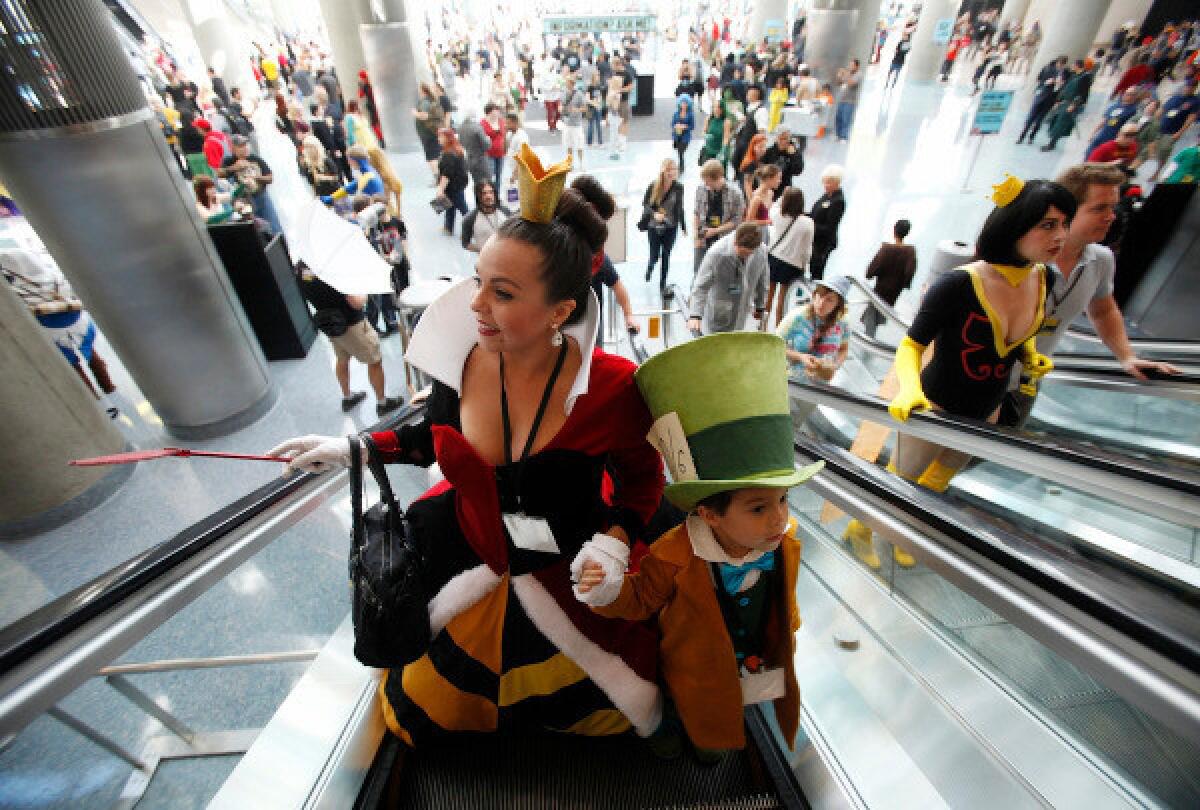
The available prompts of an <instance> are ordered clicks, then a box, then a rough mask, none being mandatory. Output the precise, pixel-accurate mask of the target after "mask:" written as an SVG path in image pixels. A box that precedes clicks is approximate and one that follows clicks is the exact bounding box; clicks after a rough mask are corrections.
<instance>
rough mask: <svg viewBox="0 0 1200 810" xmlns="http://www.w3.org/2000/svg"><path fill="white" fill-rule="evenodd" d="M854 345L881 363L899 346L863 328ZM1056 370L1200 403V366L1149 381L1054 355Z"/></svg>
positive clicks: (1090, 360)
mask: <svg viewBox="0 0 1200 810" xmlns="http://www.w3.org/2000/svg"><path fill="white" fill-rule="evenodd" d="M853 336H854V340H853V342H852V343H853V345H855V346H861V347H862V348H863V349H865V350H866V351H867V352H869V353H871V354H873V355H875V356H876V357H878V358H880V359H881V360H890V359H892V358H894V357H895V355H896V347H895V346H891V345H889V344H887V343H884V342H883V341H882V340H880V339H879V338H876V337H872V336H870V335H868V334H867V333H866V332H864V331H863V330H862V329H857V328H856V329H854V330H853ZM1053 360H1054V370H1053V371H1051V372H1050V374H1049V376H1048V377H1047V378H1046V379H1048V380H1050V381H1051V382H1060V383H1063V384H1064V385H1077V386H1080V387H1084V388H1100V389H1104V390H1108V391H1120V392H1122V393H1127V394H1140V395H1142V396H1154V397H1165V398H1167V399H1178V400H1189V401H1192V402H1200V365H1197V366H1188V365H1185V366H1183V367H1182V368H1181V371H1182V372H1183V373H1182V374H1178V375H1174V374H1161V375H1157V376H1153V377H1151V378H1150V379H1149V380H1139V379H1136V378H1134V377H1131V376H1129V373H1128V372H1126V371H1125V369H1124V368H1122V367H1121V364H1120V363H1119V362H1117V360H1116V359H1115V358H1112V357H1088V356H1086V355H1069V356H1066V357H1063V356H1060V355H1058V354H1055V355H1054V358H1053Z"/></svg>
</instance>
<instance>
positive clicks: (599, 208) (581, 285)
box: [496, 174, 617, 326]
mask: <svg viewBox="0 0 1200 810" xmlns="http://www.w3.org/2000/svg"><path fill="white" fill-rule="evenodd" d="M616 207H617V205H616V201H615V200H614V199H613V197H612V195H611V194H609V193H608V192H607V191H605V190H604V187H603V186H601V185H600V182H599V181H598V180H596V178H594V177H592V176H591V175H588V174H583V175H580V176H579V177H576V178H575V180H574V182H572V183H571V185H570V187H569V188H566V189H563V193H562V196H561V197H559V198H558V206H557V207H556V208H555V209H554V218H553V219H552V220H551V221H550V222H549V223H546V224H541V223H537V222H530V221H529V220H527V219H523V218H521V217H520V216H514V217H509V218H508V219H506V220H505V221H504V223H503V224H502V225H501V226H500V227H499V228H498V229H497V231H496V233H497V234H498V235H499V236H500V237H502V238H504V239H515V240H517V241H518V242H524V243H525V244H527V245H531V246H533V247H535V248H537V249H538V251H539V252H540V253H541V254H542V267H541V270H542V279H543V280H544V281H545V282H546V300H547V301H548V302H549V303H551V304H556V303H558V302H559V301H566V300H568V299H570V300H573V301H574V302H575V310H574V311H573V312H572V313H571V314H570V316H568V317H567V319H566V320H565V321H564V322H563V325H564V326H570V325H571V324H573V323H578V322H579V321H580V320H582V319H583V316H584V314H585V313H586V312H587V304H588V297H589V296H590V295H591V292H592V285H591V281H592V257H593V256H594V255H595V254H597V253H599V252H600V251H601V250H603V248H604V241H605V240H606V239H607V238H608V223H607V221H608V220H609V219H610V218H611V217H612V215H613V213H615V212H616Z"/></svg>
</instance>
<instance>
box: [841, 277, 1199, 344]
mask: <svg viewBox="0 0 1200 810" xmlns="http://www.w3.org/2000/svg"><path fill="white" fill-rule="evenodd" d="M848 278H849V279H850V283H851V284H853V285H854V286H855V287H857V288H858V289H859V290H860V291H861V292H862V293H863V294H864V295H865V296H866V297H867V304H868V306H873V307H874V308H875V310H876V311H877V312H878V313H879V314H881V315H883V317H884V318H885V319H886V320H888V321H890V322H891V323H894V324H896V325H897V326H899V327H900V330H901V331H902V332H907V331H908V329H909V327H910V326H912V321H911V320H909V319H907V318H904V317H902V316H901V315H900V313H898V312H897V311H896V309H895V307H893V306H892V305H891V304H889V303H888V302H887V301H884V300H883V299H882V298H880V296H879V293H877V292H875V289H874V288H873V287H871V286H870V285H869V284H867V283H866V281H864V280H863V279H860V278H857V277H855V276H849V277H848ZM1067 335H1069V336H1070V337H1072V338H1075V339H1076V340H1081V341H1085V342H1087V343H1094V344H1096V346H1097V347H1098V348H1101V349H1103V350H1104V351H1105V352H1106V353H1107V352H1108V347H1107V346H1105V345H1104V341H1102V340H1101V339H1100V338H1099V337H1097V336H1096V335H1094V334H1092V333H1090V332H1084V331H1082V330H1080V329H1077V328H1076V327H1075V326H1074V325H1073V324H1072V325H1070V326H1068V327H1067ZM1129 343H1130V345H1131V346H1133V349H1134V351H1136V352H1137V354H1138V355H1139V356H1146V357H1162V358H1170V357H1174V358H1185V357H1186V358H1189V359H1191V358H1195V359H1196V360H1197V361H1200V341H1193V340H1158V339H1155V338H1134V337H1131V338H1129ZM1091 356H1092V355H1086V354H1081V355H1077V354H1075V353H1073V352H1056V353H1055V355H1054V357H1055V360H1058V359H1060V358H1063V359H1065V358H1069V357H1091Z"/></svg>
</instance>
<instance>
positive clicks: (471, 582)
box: [429, 565, 500, 636]
mask: <svg viewBox="0 0 1200 810" xmlns="http://www.w3.org/2000/svg"><path fill="white" fill-rule="evenodd" d="M499 583H500V577H499V576H497V575H496V573H495V572H494V571H492V569H490V568H488V567H487V566H486V565H477V566H475V567H474V568H469V569H467V570H466V571H463V572H462V573H461V574H458V575H457V576H455V577H454V578H453V579H451V580H450V581H449V582H447V583H446V584H445V585H443V586H442V589H441V590H440V591H438V592H437V594H436V595H435V596H434V597H433V598H432V599H430V600H429V632H430V636H436V635H437V634H438V633H440V632H441V631H442V630H443V629H445V627H446V625H448V624H449V623H450V620H451V619H453V618H454V617H455V616H458V615H459V614H461V613H463V612H465V611H466V610H469V609H470V608H472V607H474V606H475V605H476V604H478V602H479V600H480V599H482V598H483V597H485V596H487V595H488V594H489V593H491V592H492V591H493V590H494V589H495V588H496V586H497V585H498V584H499Z"/></svg>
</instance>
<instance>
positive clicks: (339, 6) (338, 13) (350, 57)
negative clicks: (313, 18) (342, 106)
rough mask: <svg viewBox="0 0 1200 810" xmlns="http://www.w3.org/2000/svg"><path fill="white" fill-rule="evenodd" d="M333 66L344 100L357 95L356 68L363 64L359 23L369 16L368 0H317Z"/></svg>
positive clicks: (369, 4)
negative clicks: (331, 53)
mask: <svg viewBox="0 0 1200 810" xmlns="http://www.w3.org/2000/svg"><path fill="white" fill-rule="evenodd" d="M320 2H321V16H322V17H324V18H325V31H326V33H327V34H329V47H330V49H331V50H332V52H333V66H334V68H336V70H337V78H338V84H339V85H340V86H341V88H342V95H343V96H344V97H345V98H346V100H347V101H348V100H350V99H352V98H355V97H356V96H357V95H358V72H359V71H360V70H362V69H363V68H365V67H366V66H367V60H366V57H365V56H364V55H363V46H362V39H361V37H360V36H359V26H361V25H362V24H363V23H364V22H367V21H368V20H370V19H371V11H370V6H371V2H370V0H320Z"/></svg>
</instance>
